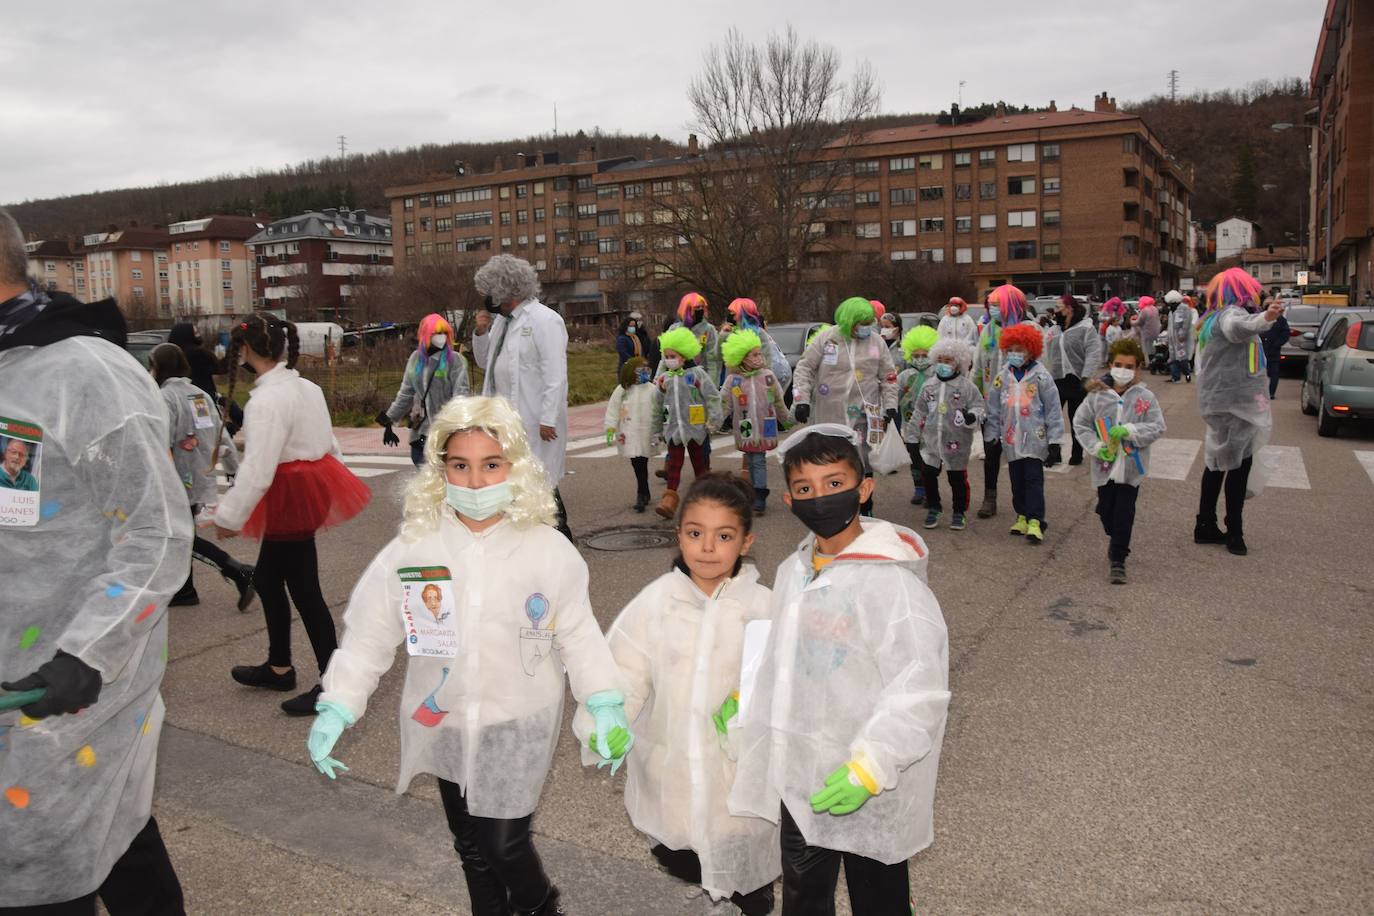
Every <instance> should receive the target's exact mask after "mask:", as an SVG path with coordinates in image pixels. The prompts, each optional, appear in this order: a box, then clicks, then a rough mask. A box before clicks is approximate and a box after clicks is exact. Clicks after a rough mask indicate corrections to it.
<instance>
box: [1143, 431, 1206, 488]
mask: <svg viewBox="0 0 1374 916" xmlns="http://www.w3.org/2000/svg"><path fill="white" fill-rule="evenodd" d="M1201 448H1202V440H1201V439H1157V440H1156V441H1155V444H1154V445H1152V446H1150V476H1151V477H1154V478H1156V479H1158V480H1187V479H1188V475H1189V474H1190V473H1191V472H1192V470H1193V462H1194V461H1195V460H1197V453H1198V450H1199V449H1201Z"/></svg>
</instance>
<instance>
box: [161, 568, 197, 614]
mask: <svg viewBox="0 0 1374 916" xmlns="http://www.w3.org/2000/svg"><path fill="white" fill-rule="evenodd" d="M197 604H200V595H198V594H196V580H195V577H194V575H192V574H191V573H187V574H186V581H185V582H183V583H182V584H181V588H179V589H177V593H176V594H175V595H173V596H172V600H171V601H168V602H167V606H168V607H195V606H196V605H197Z"/></svg>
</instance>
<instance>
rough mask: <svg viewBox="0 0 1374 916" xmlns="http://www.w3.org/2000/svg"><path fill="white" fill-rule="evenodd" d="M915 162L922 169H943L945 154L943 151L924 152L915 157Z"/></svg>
mask: <svg viewBox="0 0 1374 916" xmlns="http://www.w3.org/2000/svg"><path fill="white" fill-rule="evenodd" d="M916 164H917V165H918V166H920V167H921V168H922V169H930V170H931V171H935V170H937V169H943V168H944V167H945V156H944V153H926V154H925V155H923V156H920V157H918V158H917V160H916Z"/></svg>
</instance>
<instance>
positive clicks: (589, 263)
mask: <svg viewBox="0 0 1374 916" xmlns="http://www.w3.org/2000/svg"><path fill="white" fill-rule="evenodd" d="M596 265H597V260H596V257H595V256H591V257H584V258H578V259H577V269H578V270H595V269H596Z"/></svg>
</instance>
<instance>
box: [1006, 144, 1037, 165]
mask: <svg viewBox="0 0 1374 916" xmlns="http://www.w3.org/2000/svg"><path fill="white" fill-rule="evenodd" d="M1007 161H1008V162H1034V161H1035V144H1034V143H1013V144H1012V145H1011V146H1008V147H1007Z"/></svg>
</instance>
